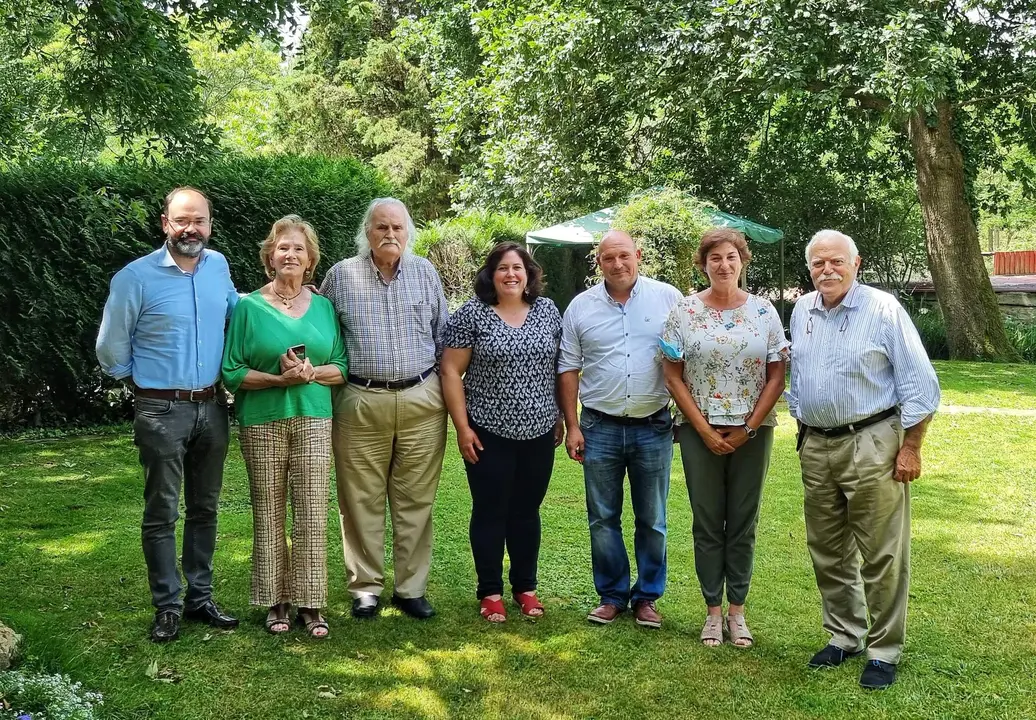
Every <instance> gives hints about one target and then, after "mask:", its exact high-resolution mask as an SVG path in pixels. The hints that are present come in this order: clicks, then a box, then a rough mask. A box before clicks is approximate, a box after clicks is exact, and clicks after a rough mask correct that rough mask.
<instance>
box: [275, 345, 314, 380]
mask: <svg viewBox="0 0 1036 720" xmlns="http://www.w3.org/2000/svg"><path fill="white" fill-rule="evenodd" d="M281 377H282V378H283V379H284V381H285V382H286V383H287V384H289V385H302V384H303V383H310V382H313V381H314V380H315V379H316V377H317V371H316V368H314V367H313V364H312V363H310V361H309V358H306V359H305V360H299V358H298V356H296V355H295V353H293V352H292V351H291V350H288V352H286V353H284V354H283V355H281Z"/></svg>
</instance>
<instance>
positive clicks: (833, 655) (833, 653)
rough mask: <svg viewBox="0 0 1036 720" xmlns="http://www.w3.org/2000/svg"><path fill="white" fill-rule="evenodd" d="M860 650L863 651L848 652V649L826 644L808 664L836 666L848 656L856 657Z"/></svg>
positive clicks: (827, 666) (821, 666) (824, 666)
mask: <svg viewBox="0 0 1036 720" xmlns="http://www.w3.org/2000/svg"><path fill="white" fill-rule="evenodd" d="M861 652H863V651H862V650H857V651H856V652H849V651H848V650H843V649H842V648H840V647H838V646H836V645H828V646H827V647H826V648H824V649H823V650H821V651H820V652H818V653H817V654H816V655H814V656H813V657H812V658H811V659H810V661H809V666H810V667H811V668H833V667H838V666H839V665H841V664H842V663H844V662H845V661H846V660H848V659H849V658H852V657H856V656H857V655H859V654H860V653H861Z"/></svg>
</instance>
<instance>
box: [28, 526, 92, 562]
mask: <svg viewBox="0 0 1036 720" xmlns="http://www.w3.org/2000/svg"><path fill="white" fill-rule="evenodd" d="M107 540H108V533H107V532H100V531H94V532H81V533H76V534H75V535H66V536H65V537H62V538H58V539H56V540H44V541H42V542H40V543H39V545H37V547H38V548H39V549H40V551H41V552H42V553H43V554H44V555H46V556H47V557H50V558H54V559H61V560H68V559H71V558H74V557H76V556H80V555H88V554H90V553H92V552H95V551H96V550H97V549H98V548H100V547H101V546H102V545H104V544H105V543H106V542H107Z"/></svg>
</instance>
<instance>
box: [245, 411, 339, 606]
mask: <svg viewBox="0 0 1036 720" xmlns="http://www.w3.org/2000/svg"><path fill="white" fill-rule="evenodd" d="M241 454H242V455H244V458H245V467H246V468H247V469H248V480H249V485H250V488H251V495H252V515H253V525H254V541H253V548H252V604H253V605H262V606H266V607H269V606H271V605H275V604H277V603H282V602H291V603H292V604H294V605H296V606H298V607H306V608H321V607H323V606H324V605H325V603H326V602H327V505H328V498H329V492H330V488H329V479H330V473H331V419H330V418H312V417H293V418H287V419H284V420H273V421H271V422H266V423H262V424H260V425H251V426H249V427H243V428H241ZM289 488H290V492H291V508H292V525H291V548H290V550H289V548H288V541H287V538H286V537H285V524H286V515H287V504H288V493H289Z"/></svg>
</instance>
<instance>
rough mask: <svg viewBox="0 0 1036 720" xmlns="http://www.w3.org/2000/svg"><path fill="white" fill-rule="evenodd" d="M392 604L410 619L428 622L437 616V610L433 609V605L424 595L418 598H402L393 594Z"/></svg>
mask: <svg viewBox="0 0 1036 720" xmlns="http://www.w3.org/2000/svg"><path fill="white" fill-rule="evenodd" d="M392 604H393V605H395V606H396V607H397V608H399V609H400V610H402V611H403V612H405V613H406V614H407V615H409V616H410V617H412V618H417V619H418V620H427V619H428V618H430V617H432V616H433V615H435V608H433V607H432V604H431V603H430V602H428V601H427V600H426V599H425V597H424V596H423V595H422V596H421V597H416V598H402V597H399V595H396V594H395V593H393V594H392Z"/></svg>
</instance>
